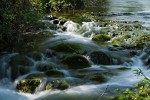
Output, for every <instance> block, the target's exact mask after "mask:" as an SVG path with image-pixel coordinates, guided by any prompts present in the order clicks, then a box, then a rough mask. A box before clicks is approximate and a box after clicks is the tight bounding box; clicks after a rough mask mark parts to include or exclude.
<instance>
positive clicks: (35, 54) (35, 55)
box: [29, 52, 42, 61]
mask: <svg viewBox="0 0 150 100" xmlns="http://www.w3.org/2000/svg"><path fill="white" fill-rule="evenodd" d="M29 56H30V57H31V58H32V59H34V60H35V61H40V60H41V59H42V54H41V53H39V52H33V53H32V54H31V55H29Z"/></svg>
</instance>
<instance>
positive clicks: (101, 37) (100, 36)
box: [92, 34, 110, 42]
mask: <svg viewBox="0 0 150 100" xmlns="http://www.w3.org/2000/svg"><path fill="white" fill-rule="evenodd" d="M92 40H93V41H96V42H105V41H109V40H110V37H109V36H108V35H107V34H98V35H95V36H93V38H92Z"/></svg>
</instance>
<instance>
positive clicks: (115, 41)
mask: <svg viewBox="0 0 150 100" xmlns="http://www.w3.org/2000/svg"><path fill="white" fill-rule="evenodd" d="M128 38H130V36H129V35H122V36H118V37H115V38H113V39H112V45H118V46H121V45H123V43H124V39H128Z"/></svg>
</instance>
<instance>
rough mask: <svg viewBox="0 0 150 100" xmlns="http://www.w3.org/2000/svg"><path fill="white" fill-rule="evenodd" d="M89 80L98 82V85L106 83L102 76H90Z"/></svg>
mask: <svg viewBox="0 0 150 100" xmlns="http://www.w3.org/2000/svg"><path fill="white" fill-rule="evenodd" d="M89 80H91V81H94V82H99V83H103V82H106V81H107V80H106V78H105V76H104V75H102V74H95V75H91V76H90V77H89Z"/></svg>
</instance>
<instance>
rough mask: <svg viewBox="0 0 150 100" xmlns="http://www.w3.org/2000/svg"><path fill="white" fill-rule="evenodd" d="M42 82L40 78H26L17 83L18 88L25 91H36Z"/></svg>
mask: <svg viewBox="0 0 150 100" xmlns="http://www.w3.org/2000/svg"><path fill="white" fill-rule="evenodd" d="M40 83H41V80H40V79H24V80H21V81H19V82H18V83H17V85H16V89H17V90H19V91H21V92H24V93H34V92H35V91H36V89H37V88H38V86H39V85H40Z"/></svg>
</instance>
